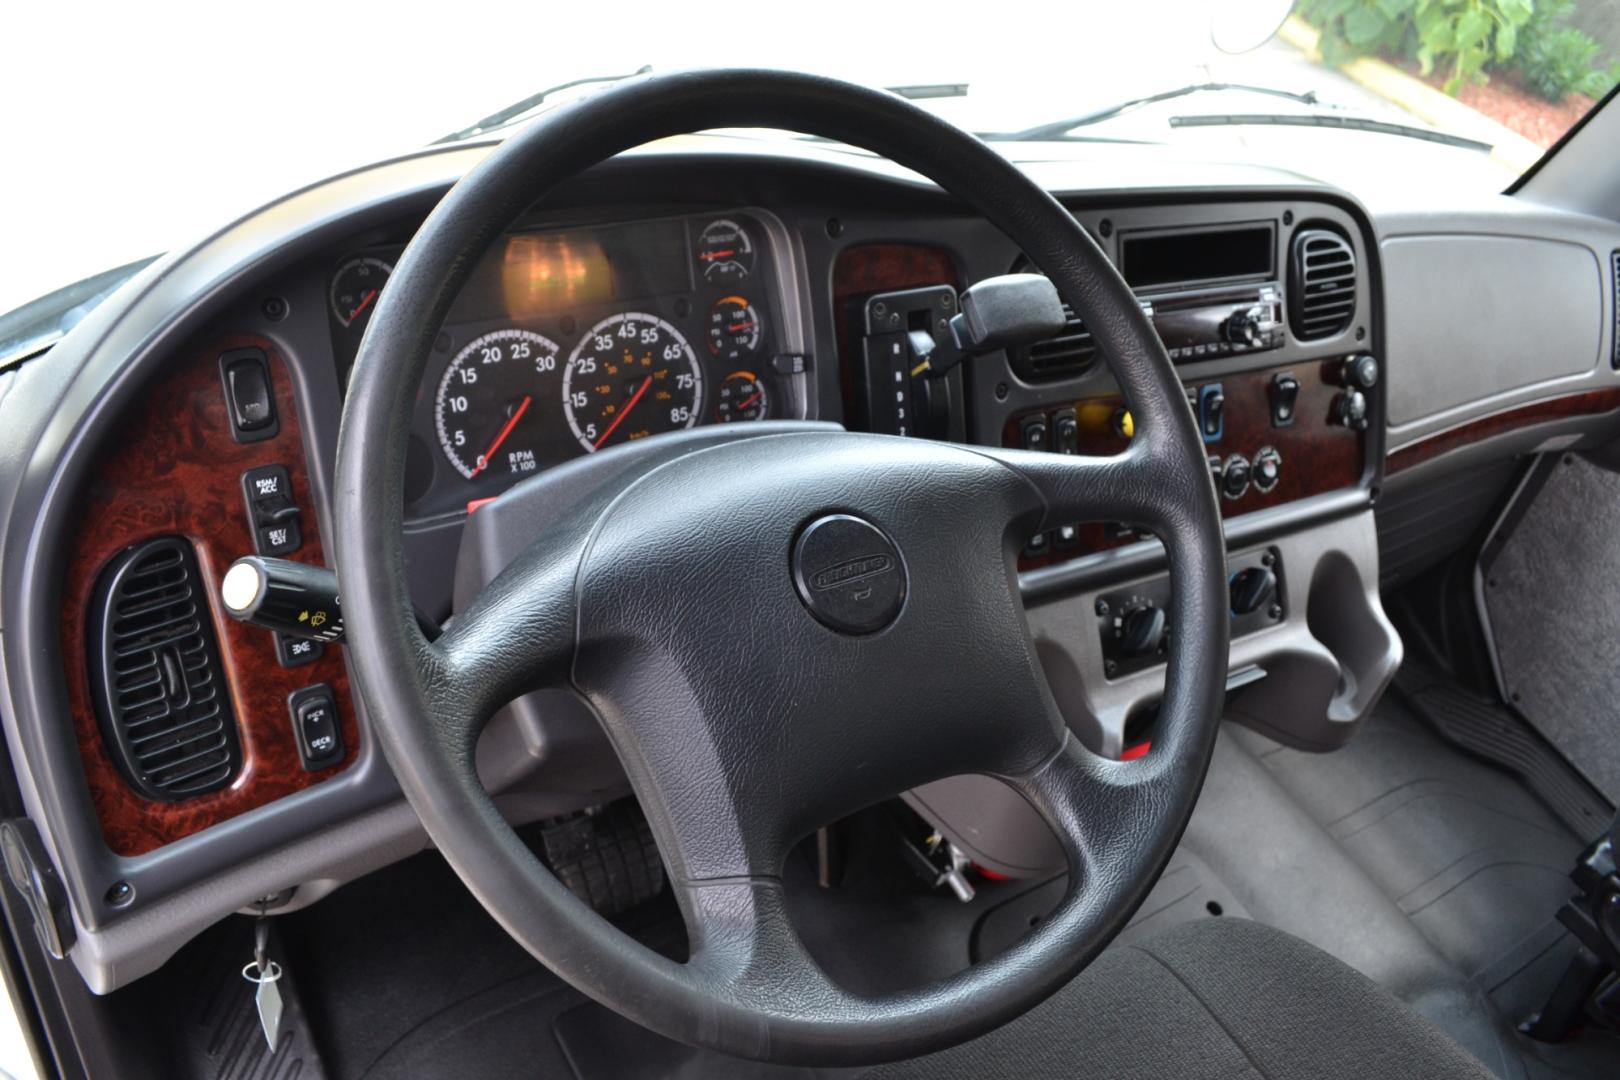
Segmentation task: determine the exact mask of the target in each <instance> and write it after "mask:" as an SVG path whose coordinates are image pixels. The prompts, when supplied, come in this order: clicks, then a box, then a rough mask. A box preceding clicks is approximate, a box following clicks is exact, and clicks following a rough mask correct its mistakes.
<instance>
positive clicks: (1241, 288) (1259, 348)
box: [1009, 220, 1287, 380]
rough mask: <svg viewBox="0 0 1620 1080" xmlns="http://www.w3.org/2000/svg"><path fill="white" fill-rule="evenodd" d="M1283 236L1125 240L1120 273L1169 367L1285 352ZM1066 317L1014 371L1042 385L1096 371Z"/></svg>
mask: <svg viewBox="0 0 1620 1080" xmlns="http://www.w3.org/2000/svg"><path fill="white" fill-rule="evenodd" d="M1277 237H1278V223H1277V222H1276V221H1275V220H1262V221H1240V222H1223V223H1221V224H1219V225H1207V226H1198V227H1193V228H1169V229H1132V230H1126V231H1122V232H1121V233H1120V235H1119V268H1120V273H1121V274H1122V275H1123V276H1124V278H1125V282H1126V284H1128V285H1129V286H1130V287H1131V289H1132V291H1134V292H1135V293H1136V297H1137V300H1138V302H1139V303H1141V305H1142V310H1143V311H1145V312H1146V313H1147V315H1148V317H1149V318H1150V319H1151V320H1152V322H1153V328H1154V329H1155V330H1157V331H1158V333H1159V338H1160V340H1162V341H1163V342H1164V347H1165V349H1166V350H1167V351H1168V352H1169V354H1170V359H1171V360H1173V361H1175V362H1176V363H1178V364H1185V363H1194V362H1197V361H1200V360H1208V359H1212V358H1216V357H1221V356H1231V355H1235V354H1240V353H1251V352H1264V351H1266V350H1268V349H1276V348H1280V347H1281V346H1282V345H1283V343H1284V342H1285V341H1286V334H1287V330H1286V324H1285V322H1284V318H1283V303H1284V296H1283V286H1282V282H1281V274H1280V272H1279V270H1278V266H1279V261H1280V254H1279V251H1278V245H1277ZM1022 265H1024V266H1027V263H1024V264H1022ZM1015 269H1016V268H1015ZM1068 315H1069V323H1068V325H1067V326H1066V327H1065V329H1064V332H1063V333H1062V334H1060V335H1059V336H1058V337H1056V338H1053V339H1052V340H1051V341H1049V342H1040V343H1037V344H1035V345H1032V346H1030V347H1029V348H1027V349H1016V350H1013V351H1012V352H1011V354H1010V356H1009V359H1010V360H1011V362H1012V366H1013V369H1014V370H1015V371H1017V372H1018V373H1019V374H1020V375H1022V376H1024V377H1025V378H1029V379H1032V380H1044V379H1053V378H1063V377H1071V376H1074V375H1078V374H1079V373H1080V372H1082V371H1084V370H1086V369H1087V368H1089V367H1090V365H1091V363H1092V361H1093V360H1094V358H1095V354H1096V346H1095V344H1094V343H1093V342H1092V339H1091V335H1090V333H1089V331H1087V329H1086V327H1085V326H1084V325H1083V324H1082V323H1081V321H1080V320H1079V319H1078V318H1076V317H1075V316H1074V313H1073V312H1072V311H1069V312H1068Z"/></svg>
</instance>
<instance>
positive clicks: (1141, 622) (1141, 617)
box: [1119, 604, 1165, 656]
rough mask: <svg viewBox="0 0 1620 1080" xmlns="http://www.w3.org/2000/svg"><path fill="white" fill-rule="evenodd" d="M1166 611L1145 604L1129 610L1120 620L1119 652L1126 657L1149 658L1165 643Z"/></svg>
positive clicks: (1153, 605)
mask: <svg viewBox="0 0 1620 1080" xmlns="http://www.w3.org/2000/svg"><path fill="white" fill-rule="evenodd" d="M1164 621H1165V620H1164V609H1163V608H1161V607H1158V606H1157V605H1155V604H1143V605H1141V606H1140V607H1133V608H1129V609H1127V610H1126V611H1125V612H1124V613H1123V614H1122V615H1121V616H1120V620H1119V650H1120V652H1122V653H1124V654H1125V655H1126V656H1148V655H1150V654H1152V653H1155V652H1158V651H1159V645H1160V643H1161V642H1163V641H1164Z"/></svg>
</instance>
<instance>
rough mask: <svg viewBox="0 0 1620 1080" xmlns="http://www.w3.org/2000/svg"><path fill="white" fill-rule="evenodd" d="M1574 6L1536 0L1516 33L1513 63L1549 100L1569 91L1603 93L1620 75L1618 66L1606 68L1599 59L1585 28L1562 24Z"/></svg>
mask: <svg viewBox="0 0 1620 1080" xmlns="http://www.w3.org/2000/svg"><path fill="white" fill-rule="evenodd" d="M1573 10H1574V4H1573V3H1571V2H1570V0H1538V2H1537V3H1536V8H1535V11H1534V13H1533V14H1532V15H1531V16H1530V21H1529V22H1527V23H1526V24H1525V26H1524V30H1523V32H1522V33H1521V34H1520V36H1519V51H1518V55H1517V56H1516V57H1515V59H1514V65H1513V66H1514V67H1516V68H1517V69H1518V70H1519V73H1520V74H1521V75H1523V76H1524V81H1525V85H1527V86H1528V87H1529V88H1530V89H1532V90H1534V91H1535V92H1536V93H1538V94H1540V95H1541V96H1542V97H1544V98H1546V99H1547V100H1549V101H1562V100H1564V98H1566V97H1568V96H1569V95H1570V94H1586V95H1587V96H1588V97H1602V96H1603V95H1604V94H1606V93H1608V90H1609V87H1611V86H1613V85H1614V84H1615V81H1616V79H1617V77H1620V66H1610V67H1609V68H1607V69H1605V68H1604V67H1602V66H1601V64H1600V63H1599V61H1598V57H1599V56H1600V55H1601V54H1602V52H1603V46H1602V45H1599V44H1598V43H1597V41H1595V40H1594V39H1593V38H1592V36H1591V35H1590V34H1588V33H1586V32H1585V31H1584V30H1581V29H1579V28H1577V27H1573V26H1566V25H1565V21H1566V20H1567V19H1568V18H1569V16H1570V13H1571V12H1572V11H1573Z"/></svg>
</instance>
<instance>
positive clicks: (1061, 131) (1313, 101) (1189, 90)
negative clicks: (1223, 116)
mask: <svg viewBox="0 0 1620 1080" xmlns="http://www.w3.org/2000/svg"><path fill="white" fill-rule="evenodd" d="M1224 90H1242V91H1245V92H1247V93H1250V94H1269V95H1271V96H1272V97H1280V98H1287V99H1288V100H1289V101H1302V102H1304V103H1305V104H1307V105H1320V104H1322V102H1321V101H1320V100H1318V98H1317V96H1316V91H1315V90H1307V91H1305V92H1304V93H1299V92H1297V91H1294V90H1279V89H1277V88H1276V87H1274V86H1250V85H1249V84H1247V83H1228V82H1202V83H1189V84H1188V85H1186V86H1178V87H1176V88H1175V89H1174V90H1161V91H1160V92H1159V93H1157V94H1148V95H1146V96H1145V97H1136V98H1131V99H1130V100H1128V101H1121V102H1120V103H1119V104H1117V105H1109V106H1108V107H1107V108H1103V109H1097V110H1095V111H1093V112H1088V113H1081V114H1080V115H1079V116H1071V117H1069V118H1068V119H1067V120H1058V121H1055V122H1053V123H1050V124H1041V125H1039V126H1037V127H1032V128H1026V129H1025V130H1023V131H1015V132H1013V133H1011V134H1010V135H1000V136H998V138H1001V139H1007V140H1009V141H1013V142H1041V141H1043V140H1048V139H1061V138H1062V137H1063V136H1064V135H1067V134H1068V133H1069V132H1071V131H1073V130H1074V129H1075V128H1078V127H1086V126H1088V125H1090V124H1100V123H1102V122H1103V121H1104V120H1112V119H1113V118H1114V117H1116V116H1123V115H1125V114H1126V113H1128V112H1135V111H1136V110H1137V109H1141V108H1144V107H1146V106H1148V105H1157V104H1158V103H1159V102H1161V101H1173V100H1175V99H1176V98H1181V97H1187V96H1189V95H1191V94H1205V93H1219V92H1221V91H1224Z"/></svg>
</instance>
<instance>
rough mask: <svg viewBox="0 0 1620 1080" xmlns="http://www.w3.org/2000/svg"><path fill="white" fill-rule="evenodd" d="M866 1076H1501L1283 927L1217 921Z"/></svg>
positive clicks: (1130, 950)
mask: <svg viewBox="0 0 1620 1080" xmlns="http://www.w3.org/2000/svg"><path fill="white" fill-rule="evenodd" d="M861 1076H862V1077H863V1080H901V1078H908V1080H909V1078H919V1080H920V1078H923V1077H926V1078H928V1080H958V1078H959V1080H983V1078H984V1077H991V1076H1015V1077H1017V1078H1018V1080H1077V1078H1079V1077H1085V1078H1086V1080H1177V1078H1182V1077H1198V1078H1200V1080H1203V1078H1219V1080H1225V1078H1229V1077H1230V1078H1237V1077H1244V1078H1255V1080H1294V1078H1301V1080H1339V1078H1342V1080H1395V1078H1408V1077H1410V1078H1412V1080H1420V1078H1421V1080H1433V1078H1440V1077H1448V1078H1449V1077H1461V1078H1468V1080H1492V1074H1491V1073H1490V1072H1489V1071H1488V1070H1487V1069H1486V1068H1485V1066H1484V1065H1482V1064H1480V1062H1479V1061H1478V1060H1476V1059H1475V1058H1473V1057H1470V1056H1469V1055H1468V1054H1467V1053H1465V1052H1464V1051H1463V1050H1462V1048H1461V1047H1459V1046H1458V1045H1457V1044H1456V1043H1454V1042H1452V1041H1451V1040H1450V1039H1449V1038H1448V1037H1447V1036H1446V1035H1444V1034H1443V1033H1442V1032H1441V1031H1440V1030H1439V1029H1438V1028H1436V1027H1434V1026H1433V1025H1431V1024H1430V1023H1429V1022H1428V1021H1427V1020H1425V1019H1423V1018H1422V1017H1420V1016H1419V1015H1418V1014H1417V1013H1415V1012H1413V1011H1412V1010H1411V1009H1409V1008H1407V1007H1406V1006H1405V1005H1404V1004H1402V1003H1401V1002H1399V1001H1397V1000H1396V999H1395V998H1393V997H1391V996H1390V995H1389V994H1388V993H1386V992H1385V991H1384V990H1382V989H1380V988H1379V987H1378V986H1377V985H1375V984H1374V983H1373V982H1372V981H1371V980H1369V979H1368V978H1366V977H1365V976H1364V975H1362V974H1360V973H1359V972H1357V971H1355V970H1353V969H1351V968H1349V967H1346V966H1345V965H1344V964H1343V963H1341V962H1339V961H1338V960H1336V959H1334V958H1333V957H1331V956H1329V955H1328V954H1327V953H1325V952H1322V951H1321V950H1320V949H1317V948H1316V947H1314V946H1312V945H1307V944H1306V943H1305V942H1303V941H1300V940H1299V939H1298V938H1295V937H1291V936H1290V935H1288V934H1285V933H1283V932H1282V931H1280V930H1274V929H1272V928H1271V927H1268V926H1265V925H1262V924H1260V923H1256V922H1250V921H1248V920H1245V919H1233V918H1209V919H1203V920H1200V921H1198V922H1194V923H1187V924H1184V925H1182V926H1180V927H1177V928H1175V929H1173V930H1170V931H1168V932H1166V933H1165V934H1163V935H1160V936H1158V937H1154V938H1151V939H1149V940H1146V941H1143V942H1140V943H1134V944H1130V945H1122V946H1119V947H1116V948H1113V949H1110V950H1108V951H1107V952H1105V953H1104V954H1103V955H1102V956H1101V957H1099V958H1098V959H1097V961H1096V962H1095V963H1093V964H1092V965H1091V966H1090V967H1089V968H1087V969H1086V970H1085V971H1084V972H1083V973H1081V975H1080V976H1079V977H1077V978H1076V979H1074V980H1073V981H1072V982H1070V983H1069V984H1068V985H1067V986H1065V987H1064V988H1063V989H1062V990H1059V991H1058V992H1057V993H1056V994H1054V995H1053V996H1052V997H1051V998H1050V999H1048V1000H1047V1001H1046V1002H1045V1003H1043V1004H1042V1005H1040V1006H1038V1007H1036V1008H1035V1009H1032V1010H1031V1011H1030V1012H1028V1013H1026V1014H1025V1015H1023V1016H1021V1017H1019V1018H1018V1019H1017V1020H1014V1021H1012V1022H1011V1023H1009V1024H1006V1025H1004V1026H1003V1027H1000V1028H998V1029H996V1030H995V1031H992V1032H990V1033H989V1034H988V1035H984V1036H981V1037H979V1038H977V1039H974V1040H973V1041H971V1042H968V1043H964V1044H963V1045H961V1046H958V1047H954V1048H952V1049H950V1050H944V1051H941V1052H940V1053H937V1054H931V1055H929V1056H927V1057H921V1058H914V1059H912V1060H909V1061H902V1062H896V1063H894V1064H892V1065H885V1066H881V1067H879V1068H877V1069H874V1070H870V1071H867V1072H865V1073H862V1074H861Z"/></svg>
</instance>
